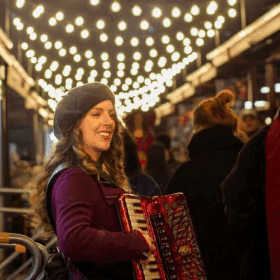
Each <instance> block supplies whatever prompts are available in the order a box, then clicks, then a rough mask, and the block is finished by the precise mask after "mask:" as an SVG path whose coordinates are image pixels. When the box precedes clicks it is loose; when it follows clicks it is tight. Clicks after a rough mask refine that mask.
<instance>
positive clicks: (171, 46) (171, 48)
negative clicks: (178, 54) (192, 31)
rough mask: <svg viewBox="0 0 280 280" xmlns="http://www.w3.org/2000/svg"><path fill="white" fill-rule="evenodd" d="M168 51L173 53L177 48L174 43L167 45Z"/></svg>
mask: <svg viewBox="0 0 280 280" xmlns="http://www.w3.org/2000/svg"><path fill="white" fill-rule="evenodd" d="M166 51H167V52H169V53H173V52H174V51H175V48H174V46H173V45H168V46H167V47H166Z"/></svg>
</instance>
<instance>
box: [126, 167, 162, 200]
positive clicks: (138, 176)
mask: <svg viewBox="0 0 280 280" xmlns="http://www.w3.org/2000/svg"><path fill="white" fill-rule="evenodd" d="M129 182H130V184H131V185H132V189H133V190H134V192H135V193H136V194H137V195H139V196H148V197H152V196H159V195H161V191H160V187H159V185H158V184H157V183H156V181H155V180H154V179H153V178H152V177H151V176H149V175H148V174H144V173H142V172H140V171H138V172H135V174H134V175H133V176H132V177H131V178H129Z"/></svg>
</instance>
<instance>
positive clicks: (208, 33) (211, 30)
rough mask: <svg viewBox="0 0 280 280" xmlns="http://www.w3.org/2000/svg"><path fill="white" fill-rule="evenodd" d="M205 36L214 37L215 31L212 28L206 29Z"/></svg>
mask: <svg viewBox="0 0 280 280" xmlns="http://www.w3.org/2000/svg"><path fill="white" fill-rule="evenodd" d="M207 36H208V37H210V38H211V37H214V36H215V31H214V30H213V29H210V30H208V31H207Z"/></svg>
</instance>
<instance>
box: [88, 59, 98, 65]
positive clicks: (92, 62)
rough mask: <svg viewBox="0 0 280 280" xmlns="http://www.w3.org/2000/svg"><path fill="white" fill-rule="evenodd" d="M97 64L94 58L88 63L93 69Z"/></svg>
mask: <svg viewBox="0 0 280 280" xmlns="http://www.w3.org/2000/svg"><path fill="white" fill-rule="evenodd" d="M95 63H96V62H95V59H93V58H91V59H89V61H88V65H89V66H91V67H93V66H94V65H95Z"/></svg>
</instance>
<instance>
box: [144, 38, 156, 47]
mask: <svg viewBox="0 0 280 280" xmlns="http://www.w3.org/2000/svg"><path fill="white" fill-rule="evenodd" d="M154 43H155V40H154V39H153V38H152V37H148V38H147V39H146V45H147V46H152V45H153V44H154Z"/></svg>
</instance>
